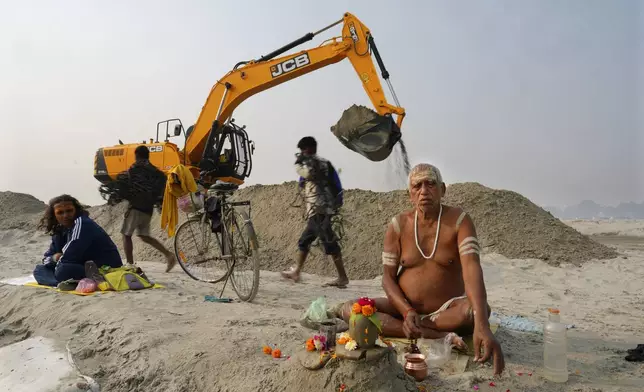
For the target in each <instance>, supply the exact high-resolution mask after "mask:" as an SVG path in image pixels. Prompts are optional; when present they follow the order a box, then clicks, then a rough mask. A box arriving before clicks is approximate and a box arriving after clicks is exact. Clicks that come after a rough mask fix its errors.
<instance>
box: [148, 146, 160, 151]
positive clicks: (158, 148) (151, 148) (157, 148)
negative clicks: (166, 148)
mask: <svg viewBox="0 0 644 392" xmlns="http://www.w3.org/2000/svg"><path fill="white" fill-rule="evenodd" d="M148 149H149V150H150V152H161V151H163V146H150V147H148Z"/></svg>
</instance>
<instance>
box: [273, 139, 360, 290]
mask: <svg viewBox="0 0 644 392" xmlns="http://www.w3.org/2000/svg"><path fill="white" fill-rule="evenodd" d="M297 147H298V148H299V149H300V154H298V156H297V160H296V161H295V170H296V172H297V174H299V175H300V180H301V182H300V184H301V186H302V187H303V188H304V198H305V202H306V219H307V223H306V228H305V229H304V232H302V235H301V237H300V240H299V241H298V245H297V247H298V253H297V260H296V265H295V266H294V267H291V269H290V270H289V271H283V272H282V276H283V277H284V278H287V279H292V280H293V281H295V282H298V281H299V280H300V272H301V271H302V266H303V265H304V261H306V257H307V256H308V254H309V251H310V248H311V244H312V243H313V241H315V239H316V238H319V239H320V242H321V243H322V246H323V247H324V253H326V254H327V255H330V256H331V258H332V259H333V262H334V263H335V268H336V269H337V270H338V279H336V280H334V281H332V282H328V283H326V284H324V286H332V287H338V288H345V287H346V286H347V284H349V278H348V277H347V273H346V272H345V270H344V264H343V262H342V251H341V250H340V246H339V244H338V239H337V236H336V235H335V233H334V232H333V228H332V227H331V217H332V216H333V215H334V214H335V213H336V209H337V200H338V199H337V198H338V195H337V194H334V193H335V192H336V190H334V189H333V186H332V185H331V183H332V181H331V179H333V178H337V177H335V169H334V168H333V165H332V164H331V162H329V161H328V160H326V159H324V158H322V157H320V156H318V155H317V141H316V140H315V139H314V138H313V137H311V136H306V137H304V138H302V139H301V140H300V141H299V143H298V144H297Z"/></svg>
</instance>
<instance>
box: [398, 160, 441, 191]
mask: <svg viewBox="0 0 644 392" xmlns="http://www.w3.org/2000/svg"><path fill="white" fill-rule="evenodd" d="M423 181H430V182H434V183H435V184H436V185H438V186H440V185H443V176H442V175H441V171H440V170H438V168H437V167H436V166H434V165H430V164H429V163H419V164H418V165H416V166H414V167H413V168H412V169H411V170H410V171H409V177H408V181H407V186H408V187H409V188H410V189H411V188H412V187H413V186H414V185H415V184H418V183H419V182H423Z"/></svg>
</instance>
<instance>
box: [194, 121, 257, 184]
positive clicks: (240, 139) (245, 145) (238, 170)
mask: <svg viewBox="0 0 644 392" xmlns="http://www.w3.org/2000/svg"><path fill="white" fill-rule="evenodd" d="M211 139H212V144H211V145H212V147H211V148H206V150H205V151H204V157H203V159H202V160H201V162H200V164H199V167H200V169H201V177H202V181H203V182H205V183H207V184H212V183H214V182H215V181H216V180H220V181H224V182H229V183H232V184H236V185H241V184H243V183H244V180H245V179H246V178H247V177H248V176H249V175H250V173H251V170H252V168H253V160H252V154H253V152H254V151H255V144H254V143H253V142H252V141H250V140H249V139H248V133H246V126H243V127H240V126H238V125H237V124H235V120H234V119H231V120H230V122H228V123H226V124H224V125H223V126H219V125H218V124H217V121H215V122H214V123H213V128H212V131H211Z"/></svg>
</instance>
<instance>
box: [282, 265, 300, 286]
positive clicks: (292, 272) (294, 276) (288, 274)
mask: <svg viewBox="0 0 644 392" xmlns="http://www.w3.org/2000/svg"><path fill="white" fill-rule="evenodd" d="M281 274H282V278H285V279H291V280H292V281H293V282H295V283H298V282H299V281H300V273H299V272H297V270H296V269H295V268H293V267H291V269H289V270H288V271H282V272H281Z"/></svg>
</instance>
